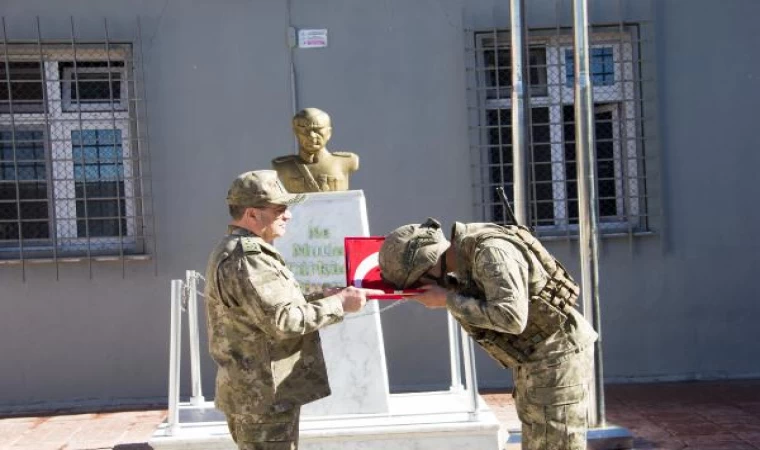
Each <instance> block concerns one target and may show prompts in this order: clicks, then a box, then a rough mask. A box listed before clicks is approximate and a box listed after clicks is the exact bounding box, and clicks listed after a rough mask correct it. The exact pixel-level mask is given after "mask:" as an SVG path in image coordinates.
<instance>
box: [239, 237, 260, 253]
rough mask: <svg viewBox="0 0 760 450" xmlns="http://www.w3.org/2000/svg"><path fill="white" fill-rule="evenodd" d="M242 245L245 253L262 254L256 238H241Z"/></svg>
mask: <svg viewBox="0 0 760 450" xmlns="http://www.w3.org/2000/svg"><path fill="white" fill-rule="evenodd" d="M240 244H241V245H242V246H243V252H245V253H261V246H260V245H259V243H258V242H256V240H255V239H254V238H250V237H244V238H240Z"/></svg>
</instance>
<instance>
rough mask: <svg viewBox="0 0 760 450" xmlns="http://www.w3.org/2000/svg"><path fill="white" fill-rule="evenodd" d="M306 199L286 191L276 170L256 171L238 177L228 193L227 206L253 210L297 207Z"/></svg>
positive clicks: (303, 196)
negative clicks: (287, 206) (271, 206)
mask: <svg viewBox="0 0 760 450" xmlns="http://www.w3.org/2000/svg"><path fill="white" fill-rule="evenodd" d="M305 198H306V196H305V195H303V194H291V193H289V192H288V191H286V190H285V187H284V186H283V185H282V182H281V181H280V179H279V178H277V172H276V171H274V170H254V171H251V172H245V173H241V174H240V175H238V177H237V178H235V180H234V181H233V182H232V185H231V186H230V189H229V191H227V204H229V205H235V206H250V207H252V208H257V207H262V206H267V205H269V204H274V205H295V204H297V203H301V202H302V201H304V199H305Z"/></svg>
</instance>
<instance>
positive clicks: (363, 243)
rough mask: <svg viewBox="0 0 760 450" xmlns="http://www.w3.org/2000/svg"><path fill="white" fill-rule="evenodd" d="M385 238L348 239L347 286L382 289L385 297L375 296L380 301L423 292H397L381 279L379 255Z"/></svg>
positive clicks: (405, 290)
mask: <svg viewBox="0 0 760 450" xmlns="http://www.w3.org/2000/svg"><path fill="white" fill-rule="evenodd" d="M384 240H385V238H384V237H383V236H370V237H346V238H345V240H344V247H345V255H346V285H348V286H356V287H362V288H367V289H381V290H383V291H385V292H386V293H385V294H384V295H373V296H372V298H374V299H378V300H398V299H401V298H404V297H406V296H412V295H414V294H419V293H420V292H422V291H421V290H418V289H404V290H403V291H400V290H396V289H395V288H394V287H393V286H391V285H389V284H387V283H386V282H385V281H383V279H382V277H380V265H379V263H378V254H379V251H380V246H382V245H383V241H384Z"/></svg>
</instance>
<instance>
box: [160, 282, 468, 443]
mask: <svg viewBox="0 0 760 450" xmlns="http://www.w3.org/2000/svg"><path fill="white" fill-rule="evenodd" d="M198 280H203V276H201V274H200V273H198V272H196V271H194V270H188V271H186V274H185V279H184V280H172V281H171V314H170V317H171V326H170V336H169V395H168V415H167V426H166V434H167V435H168V436H172V435H174V434H175V433H176V432H177V431H178V430H179V429H180V420H179V407H180V381H181V376H180V363H181V359H182V357H181V355H182V313H183V312H184V311H187V319H188V330H189V331H188V333H189V338H190V344H189V345H190V379H191V386H192V395H191V397H190V405H191V406H196V407H203V406H204V404H205V398H204V397H203V389H202V382H201V358H200V329H199V327H198V303H199V299H198V297H199V296H202V294H199V292H198ZM380 312H382V311H380ZM448 336H449V360H450V367H451V388H450V390H451V392H454V393H464V392H467V393H468V394H469V407H468V410H467V412H468V413H469V420H471V421H475V420H478V409H479V408H480V403H479V399H478V381H477V371H476V368H475V351H474V346H473V341H472V339H471V338H470V337H469V336H468V335H467V334H466V333H463V332H462V330H461V327H460V326H459V325H458V324H457V323H456V321H455V320H454V318H453V317H451V315H450V314H448ZM463 364H464V378H465V379H464V385H463V384H462V378H461V371H462V368H463ZM465 388H467V389H465Z"/></svg>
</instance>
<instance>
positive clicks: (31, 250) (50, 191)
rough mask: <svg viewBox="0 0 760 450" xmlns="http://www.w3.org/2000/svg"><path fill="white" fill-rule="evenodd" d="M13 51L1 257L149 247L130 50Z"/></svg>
mask: <svg viewBox="0 0 760 450" xmlns="http://www.w3.org/2000/svg"><path fill="white" fill-rule="evenodd" d="M0 47H2V46H0ZM6 50H7V52H6ZM6 53H7V55H8V56H7V57H6V58H0V59H3V61H0V261H1V260H3V259H20V258H22V259H23V258H49V257H51V256H52V255H55V256H60V257H76V256H83V255H90V256H92V255H96V256H108V255H124V254H142V253H144V252H145V238H146V236H145V228H146V227H145V223H144V212H143V211H144V206H145V205H144V200H145V197H144V193H143V191H142V183H141V180H142V179H141V177H140V174H141V168H140V159H139V147H140V145H139V144H140V142H141V141H140V139H139V136H138V134H137V133H138V130H139V124H138V121H139V119H140V118H139V116H138V114H137V109H136V107H135V105H136V102H135V100H131V99H134V98H135V93H134V91H135V86H136V83H135V81H136V80H135V72H134V68H133V62H134V61H133V59H132V50H131V46H130V45H124V44H110V45H105V44H100V45H92V44H76V45H75V46H74V48H72V45H58V44H50V45H48V44H40V45H28V44H17V45H14V44H8V45H7V49H6V48H5V47H3V48H2V54H3V55H5V54H6Z"/></svg>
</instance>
